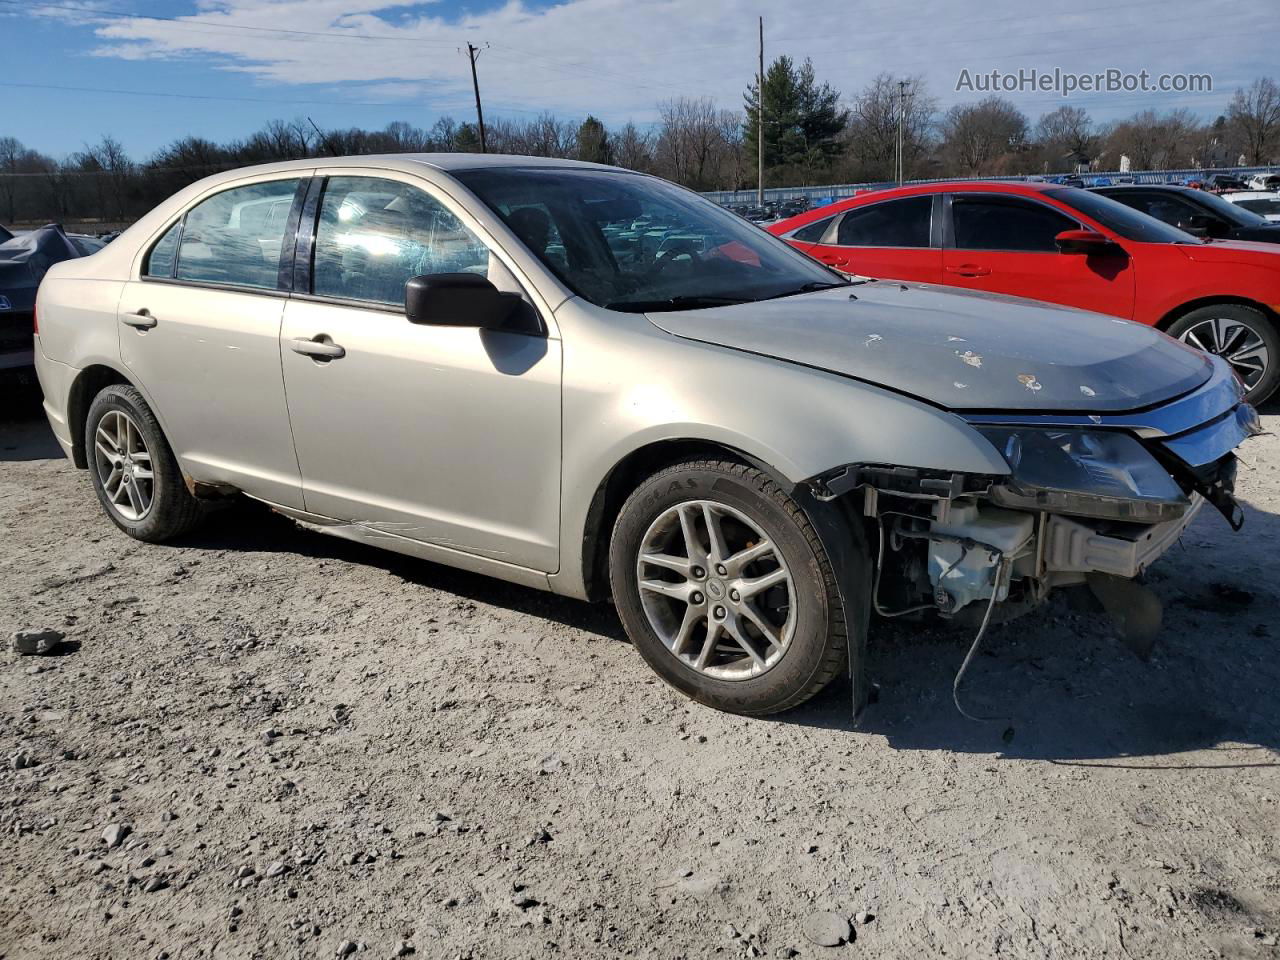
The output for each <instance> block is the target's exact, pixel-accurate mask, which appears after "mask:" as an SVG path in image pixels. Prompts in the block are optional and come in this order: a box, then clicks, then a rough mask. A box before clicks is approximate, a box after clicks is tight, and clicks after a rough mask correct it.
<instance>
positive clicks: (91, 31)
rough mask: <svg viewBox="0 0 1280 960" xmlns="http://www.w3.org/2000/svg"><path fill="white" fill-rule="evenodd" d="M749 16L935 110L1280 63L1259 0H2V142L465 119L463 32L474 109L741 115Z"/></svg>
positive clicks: (778, 38) (1173, 100)
mask: <svg viewBox="0 0 1280 960" xmlns="http://www.w3.org/2000/svg"><path fill="white" fill-rule="evenodd" d="M119 14H129V15H132V16H120V15H119ZM759 14H763V15H764V16H765V44H766V56H767V57H769V58H772V57H773V56H776V55H777V54H780V53H789V54H791V55H792V56H793V57H796V58H797V59H802V58H803V57H805V56H811V57H812V58H813V60H814V64H815V67H816V69H817V71H818V75H819V78H820V79H823V80H826V81H828V82H830V83H832V84H833V85H834V86H835V87H836V88H837V89H839V90H840V91H841V92H842V93H844V94H845V95H846V96H849V95H852V94H854V93H856V92H857V91H858V90H859V89H860V88H861V87H862V86H864V85H865V84H866V83H867V82H868V81H870V80H871V79H872V78H873V77H874V76H875V75H876V74H877V73H879V72H881V71H887V72H892V73H899V74H908V75H909V74H920V75H923V76H924V77H925V79H926V81H927V83H928V85H929V87H930V90H931V92H932V93H933V94H934V95H935V96H937V97H938V98H939V100H940V101H941V102H942V105H943V107H944V108H945V107H946V106H948V105H950V104H952V103H955V102H958V101H961V100H966V99H975V97H974V96H973V95H971V94H962V93H957V92H956V91H955V84H956V79H957V77H958V76H959V74H960V71H961V70H962V69H968V70H969V71H971V72H974V73H977V72H985V71H990V70H992V69H1000V70H1004V71H1010V72H1013V71H1017V70H1018V69H1019V68H1031V67H1034V68H1037V69H1040V70H1052V69H1054V68H1055V67H1059V68H1062V69H1064V70H1070V71H1075V72H1091V71H1096V70H1105V69H1107V68H1111V67H1114V68H1118V69H1121V70H1125V71H1133V72H1137V71H1140V70H1148V71H1151V72H1152V73H1153V74H1159V73H1162V72H1203V73H1209V74H1211V75H1212V76H1213V80H1214V90H1213V91H1212V92H1211V93H1202V94H1187V95H1181V94H1172V93H1170V94H1137V95H1135V94H1125V93H1120V94H1080V95H1077V96H1074V97H1071V98H1069V99H1067V100H1063V99H1061V98H1059V97H1057V96H1055V95H1052V94H1044V93H1027V94H1010V95H1009V97H1010V99H1012V100H1013V101H1014V102H1015V103H1017V104H1018V106H1019V107H1021V108H1022V109H1023V110H1024V111H1025V112H1027V113H1028V114H1029V115H1030V116H1031V117H1032V119H1033V120H1034V119H1035V117H1036V116H1038V115H1039V114H1040V113H1042V112H1044V111H1047V110H1051V109H1053V108H1054V107H1056V106H1058V105H1060V104H1062V103H1070V104H1073V105H1076V106H1082V107H1085V108H1086V109H1088V110H1089V111H1090V112H1091V113H1092V114H1093V115H1094V116H1095V117H1096V118H1098V119H1100V120H1108V119H1115V118H1116V117H1119V116H1123V115H1127V114H1130V113H1133V112H1134V111H1136V110H1139V109H1143V108H1146V107H1154V108H1157V109H1169V108H1174V107H1187V108H1189V109H1192V110H1194V111H1195V112H1197V113H1199V114H1202V115H1206V116H1212V115H1216V114H1217V113H1220V112H1222V111H1223V110H1224V109H1225V106H1226V103H1227V101H1228V100H1229V98H1230V96H1231V93H1232V92H1233V90H1234V89H1235V88H1236V87H1237V86H1240V85H1242V84H1247V83H1249V82H1250V81H1251V80H1252V79H1254V78H1255V77H1257V76H1260V75H1266V74H1271V75H1273V76H1274V75H1280V69H1278V68H1277V67H1276V66H1275V62H1276V61H1275V50H1274V47H1275V42H1276V27H1277V25H1278V24H1280V16H1277V10H1276V8H1275V7H1274V0H1266V2H1262V3H1254V4H1240V3H1238V2H1236V0H1193V2H1181V0H1115V2H1111V3H1106V2H1104V0H1079V2H1078V3H1076V4H1074V5H1072V7H1071V8H1070V10H1069V11H1065V12H1064V11H1063V10H1055V11H1052V12H1045V10H1044V8H1042V7H1039V6H1038V5H1035V4H1028V3H1026V2H1015V0H991V2H988V3H984V4H982V5H976V4H973V3H971V2H969V3H958V2H944V0H918V2H916V3H912V4H903V3H899V2H895V0H867V2H860V3H857V4H847V5H845V4H832V3H831V2H830V0H788V2H785V3H773V4H768V3H756V4H754V5H751V4H746V3H739V2H734V0H563V2H555V3H553V2H539V0H525V2H519V0H517V2H458V0H439V2H428V3H412V4H398V5H397V4H391V5H388V4H387V3H386V2H385V0H49V2H48V3H47V4H44V3H42V0H0V50H3V51H4V55H3V67H2V68H0V90H3V91H4V93H5V94H6V95H5V108H4V110H3V112H0V135H5V134H10V135H13V136H16V137H18V139H20V140H22V141H23V142H24V143H26V144H27V145H28V146H31V147H34V148H36V149H39V150H42V151H45V152H47V153H52V154H54V155H64V154H66V153H69V152H72V151H74V150H77V149H79V148H80V147H81V146H82V145H83V144H84V143H85V142H86V141H94V140H97V139H98V138H99V137H100V136H102V135H103V134H108V133H109V134H112V135H114V136H115V137H117V138H118V139H119V140H121V141H122V142H123V143H124V145H125V147H126V148H127V149H128V150H129V151H130V152H131V153H132V154H133V155H135V156H137V157H145V156H147V155H149V154H150V153H151V152H152V151H154V150H155V149H157V148H158V147H160V146H161V145H163V144H164V143H166V142H168V141H170V140H173V139H175V138H177V137H179V136H182V135H186V134H195V135H199V136H204V137H209V138H211V139H215V140H227V139H231V138H234V137H240V136H243V135H245V134H247V133H249V132H251V131H253V130H255V129H257V128H259V127H261V126H262V125H263V124H264V123H266V122H267V121H268V120H271V119H275V118H284V119H292V118H295V117H304V116H310V117H312V118H313V119H314V120H315V122H316V123H317V124H319V125H320V126H321V127H345V126H353V125H359V126H364V127H381V126H384V125H385V124H387V123H389V122H390V121H392V120H407V121H409V122H412V123H416V124H420V125H423V126H428V125H430V124H431V123H432V122H433V121H434V120H435V119H436V118H437V117H438V116H440V115H441V114H445V113H449V114H453V115H454V116H456V117H458V118H460V119H469V118H471V115H472V112H473V110H474V107H473V103H472V99H471V86H470V73H469V69H468V65H467V59H466V56H465V55H464V54H463V53H462V52H460V49H459V48H461V47H463V46H464V45H465V44H466V43H467V42H468V41H470V42H473V43H475V44H477V45H480V46H484V45H485V44H488V47H487V49H486V50H485V52H484V53H483V54H482V55H481V58H480V61H479V67H480V81H481V90H482V93H483V94H484V99H485V109H486V116H503V115H506V116H531V115H534V114H537V113H539V112H541V111H542V110H551V111H553V112H556V113H558V114H561V115H563V116H567V117H575V118H577V117H582V116H584V115H585V114H586V113H588V112H591V113H594V114H596V115H597V116H600V117H602V118H603V119H604V120H605V121H606V122H608V123H614V124H616V123H622V122H625V121H626V120H628V119H632V120H635V121H636V122H637V123H640V124H646V123H651V122H652V121H653V120H654V119H655V118H656V115H657V110H656V105H657V103H658V102H659V101H660V100H663V99H666V98H670V97H674V96H679V95H682V94H683V95H689V96H707V97H711V98H713V99H715V100H716V101H717V102H718V103H719V104H720V105H721V106H723V107H729V108H738V107H740V105H741V96H742V91H743V89H744V88H745V86H746V85H747V84H748V83H749V82H750V80H751V73H752V71H753V69H754V60H755V44H756V20H755V18H756V16H757V15H759ZM146 17H155V18H160V19H146ZM174 18H177V19H176V22H175V20H174ZM20 84H30V85H45V86H56V87H61V88H73V89H46V88H45V86H20ZM148 92H149V93H153V94H164V95H163V96H145V95H142V94H144V93H148ZM201 98H204V99H201Z"/></svg>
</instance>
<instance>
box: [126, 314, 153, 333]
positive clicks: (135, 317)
mask: <svg viewBox="0 0 1280 960" xmlns="http://www.w3.org/2000/svg"><path fill="white" fill-rule="evenodd" d="M120 319H121V320H122V321H123V322H124V323H127V324H128V325H129V326H131V327H136V328H137V329H139V330H150V329H151V328H152V327H154V326H155V325H156V323H157V321H156V318H155V317H153V316H152V315H151V311H150V310H139V311H138V312H137V313H126V314H124V315H123V316H122V317H121V318H120Z"/></svg>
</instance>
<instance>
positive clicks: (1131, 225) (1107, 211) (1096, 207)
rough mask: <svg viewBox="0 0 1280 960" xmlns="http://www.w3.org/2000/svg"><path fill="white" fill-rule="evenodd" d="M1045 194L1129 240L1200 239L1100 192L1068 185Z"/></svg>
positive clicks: (1183, 241) (1172, 241)
mask: <svg viewBox="0 0 1280 960" xmlns="http://www.w3.org/2000/svg"><path fill="white" fill-rule="evenodd" d="M1045 195H1046V196H1048V197H1052V198H1053V199H1054V200H1057V201H1058V202H1059V203H1065V204H1066V205H1067V206H1069V207H1071V208H1073V209H1075V210H1079V211H1080V212H1081V213H1083V214H1084V215H1085V216H1087V217H1090V218H1091V219H1093V220H1096V221H1098V223H1100V224H1102V225H1103V226H1104V227H1106V228H1107V229H1108V230H1114V231H1115V232H1116V233H1118V234H1120V236H1122V237H1124V238H1125V239H1126V240H1136V241H1138V242H1139V243H1200V241H1199V240H1198V239H1196V238H1195V237H1193V236H1192V235H1191V234H1189V233H1184V232H1183V231H1181V230H1179V229H1178V228H1177V227H1171V226H1169V224H1167V223H1165V222H1164V221H1163V220H1157V219H1156V218H1155V217H1151V216H1148V215H1147V214H1145V213H1141V212H1139V211H1137V210H1134V209H1133V208H1132V207H1126V206H1125V205H1124V204H1123V203H1120V202H1119V201H1118V200H1112V199H1111V198H1110V197H1104V196H1102V194H1100V193H1092V192H1090V191H1088V190H1080V189H1077V188H1075V187H1065V188H1063V189H1061V190H1047V191H1045Z"/></svg>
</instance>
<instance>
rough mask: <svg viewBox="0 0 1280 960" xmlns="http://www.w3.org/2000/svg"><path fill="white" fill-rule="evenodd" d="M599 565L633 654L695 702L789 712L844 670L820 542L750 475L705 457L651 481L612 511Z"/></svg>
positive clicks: (840, 622)
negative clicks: (604, 564) (603, 564)
mask: <svg viewBox="0 0 1280 960" xmlns="http://www.w3.org/2000/svg"><path fill="white" fill-rule="evenodd" d="M609 565H610V580H611V585H612V589H613V597H614V602H615V604H616V605H617V608H618V613H619V615H620V617H621V618H622V622H623V626H625V627H626V630H627V634H628V635H629V636H630V637H631V639H632V642H633V643H634V644H635V646H636V649H637V650H638V651H639V652H640V654H641V656H643V657H644V658H645V660H646V661H647V662H648V663H649V665H650V666H651V667H653V669H654V670H655V671H657V673H658V674H659V675H660V676H662V677H663V679H665V680H666V681H667V682H668V683H670V684H671V685H672V686H674V687H676V688H677V689H678V690H681V691H682V692H684V693H685V694H687V695H688V696H690V697H692V698H693V699H694V700H697V701H699V702H700V703H705V704H707V705H709V706H712V707H716V708H718V709H721V710H728V711H731V712H734V713H743V714H749V715H762V714H769V713H776V712H778V711H781V710H787V709H789V708H791V707H794V706H797V705H799V704H801V703H803V702H804V701H805V700H808V699H809V698H810V697H812V696H813V695H814V694H815V693H817V692H818V691H819V690H821V689H822V688H823V687H824V686H826V685H827V683H829V682H830V681H831V679H832V678H833V677H835V676H836V675H837V674H838V673H839V672H840V671H841V669H842V667H843V665H844V663H845V657H846V652H847V649H848V639H847V634H846V626H845V619H844V607H843V605H842V604H841V602H840V596H839V592H838V590H837V587H836V580H835V575H834V574H833V572H832V567H831V563H830V561H829V559H828V557H827V555H826V552H825V550H824V549H823V547H822V543H821V541H820V540H819V538H818V535H817V533H816V531H815V530H814V529H813V526H812V525H811V524H810V523H809V520H808V518H807V517H806V516H805V514H804V512H803V511H802V510H801V509H800V507H799V505H798V504H797V503H796V502H795V501H794V500H793V499H792V498H791V497H789V496H788V495H787V494H786V493H785V492H784V491H783V490H781V489H780V488H779V487H778V486H777V485H776V484H775V483H774V482H773V481H772V480H771V479H770V478H769V477H768V476H767V475H766V474H764V473H763V472H761V471H759V470H756V469H754V468H752V467H748V466H745V465H743V464H738V463H732V462H725V461H711V460H703V461H694V462H687V463H681V464H677V465H675V466H672V467H668V468H667V469H665V470H662V471H660V472H659V473H656V474H654V475H653V476H652V477H650V478H649V479H648V480H646V481H645V482H644V483H643V484H641V485H640V487H639V488H637V489H636V491H635V492H634V493H633V494H632V495H631V497H630V498H628V500H627V502H626V503H625V504H624V505H623V507H622V511H621V513H620V514H619V516H618V520H617V523H616V524H615V526H614V531H613V540H612V543H611V544H610V553H609Z"/></svg>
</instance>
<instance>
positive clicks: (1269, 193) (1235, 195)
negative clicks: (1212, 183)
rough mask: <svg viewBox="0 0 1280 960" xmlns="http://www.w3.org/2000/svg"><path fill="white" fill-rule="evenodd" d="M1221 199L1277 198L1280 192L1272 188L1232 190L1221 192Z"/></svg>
mask: <svg viewBox="0 0 1280 960" xmlns="http://www.w3.org/2000/svg"><path fill="white" fill-rule="evenodd" d="M1221 197H1222V199H1223V200H1277V199H1280V193H1277V192H1276V191H1274V190H1232V191H1231V192H1230V193H1224V194H1221Z"/></svg>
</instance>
